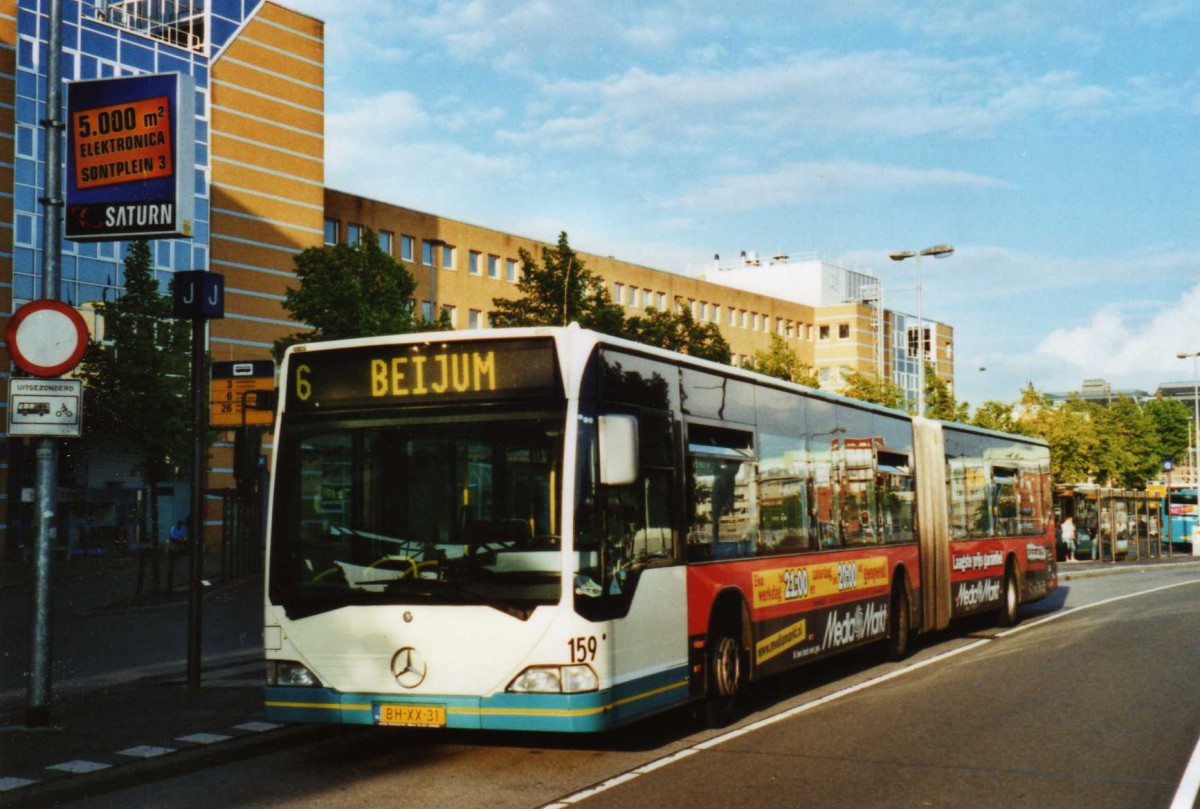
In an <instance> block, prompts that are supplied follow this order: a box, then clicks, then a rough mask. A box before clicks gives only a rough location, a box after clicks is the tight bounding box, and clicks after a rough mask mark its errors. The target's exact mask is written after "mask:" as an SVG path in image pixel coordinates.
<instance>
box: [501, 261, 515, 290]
mask: <svg viewBox="0 0 1200 809" xmlns="http://www.w3.org/2000/svg"><path fill="white" fill-rule="evenodd" d="M504 277H505V278H507V279H508V280H509V281H512V282H513V283H514V284H515V283H516V282H517V262H516V259H511V258H507V259H505V260H504Z"/></svg>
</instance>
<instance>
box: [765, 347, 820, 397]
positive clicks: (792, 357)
mask: <svg viewBox="0 0 1200 809" xmlns="http://www.w3.org/2000/svg"><path fill="white" fill-rule="evenodd" d="M749 367H750V369H751V370H753V371H758V372H759V373H760V374H766V375H767V376H773V377H776V378H777V379H786V380H787V381H789V382H798V383H800V384H801V385H807V386H808V387H810V388H817V387H820V382H819V381H818V379H817V372H816V371H815V370H814V369H813V367H812V366H811V365H808V364H807V363H805V362H802V361H801V360H800V355H798V354H797V353H796V352H795V351H793V350H792V349H791V348H789V347H788V344H787V341H786V340H784V339H783V338H782V337H780V336H779V335H778V334H772V335H771V344H770V345H769V346H768V347H767V348H765V349H759V350H758V351H755V352H754V358H753V359H752V360H751V361H750V366H749Z"/></svg>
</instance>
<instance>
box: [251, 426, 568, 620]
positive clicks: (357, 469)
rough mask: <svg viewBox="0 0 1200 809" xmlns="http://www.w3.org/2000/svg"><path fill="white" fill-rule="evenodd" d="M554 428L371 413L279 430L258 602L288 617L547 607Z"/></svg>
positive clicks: (557, 470)
mask: <svg viewBox="0 0 1200 809" xmlns="http://www.w3.org/2000/svg"><path fill="white" fill-rule="evenodd" d="M443 412H444V411H443ZM563 418H564V417H563V414H562V413H561V412H543V413H530V412H528V411H525V412H520V413H518V412H511V411H510V412H506V413H494V414H492V413H489V415H487V416H481V415H479V414H478V412H477V411H476V412H474V413H472V414H471V415H462V416H455V415H439V416H434V415H428V416H424V417H396V418H387V417H381V415H380V414H379V413H374V414H371V415H369V416H368V415H365V414H364V415H361V416H358V417H349V418H348V417H338V418H333V419H326V418H321V419H314V418H306V419H304V420H301V421H299V422H298V423H296V424H292V425H285V427H284V429H283V431H282V432H281V440H280V446H279V447H278V448H277V451H278V452H279V461H278V463H277V465H276V470H277V471H276V476H277V480H276V486H275V492H276V498H275V504H274V512H273V521H272V526H273V527H272V533H271V591H270V594H271V600H272V601H273V602H274V603H276V604H280V605H281V606H283V607H284V608H285V609H286V610H287V611H288V613H289V615H293V616H300V615H306V614H313V613H316V612H323V611H326V610H330V609H336V608H337V607H340V606H344V605H347V604H371V603H428V604H488V605H491V606H495V607H497V608H498V609H502V610H505V611H507V612H510V613H513V614H516V615H524V616H527V615H528V613H529V612H530V611H531V610H532V608H533V607H535V606H537V605H538V604H553V603H557V602H558V599H559V593H560V589H561V588H560V575H561V568H562V565H561V560H560V553H559V549H560V542H559V530H560V529H559V523H560V516H561V515H560V511H559V509H560V505H559V504H560V502H561V499H560V492H559V488H560V486H561V481H562V473H561V458H562V430H563Z"/></svg>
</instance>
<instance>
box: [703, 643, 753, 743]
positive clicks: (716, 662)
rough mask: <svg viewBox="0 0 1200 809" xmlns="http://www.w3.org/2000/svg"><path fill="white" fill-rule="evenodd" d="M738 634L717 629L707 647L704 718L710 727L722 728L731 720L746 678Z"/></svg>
mask: <svg viewBox="0 0 1200 809" xmlns="http://www.w3.org/2000/svg"><path fill="white" fill-rule="evenodd" d="M737 635H738V633H737V632H736V631H731V630H730V629H728V628H725V629H721V630H718V631H716V632H715V633H713V637H712V641H711V642H710V644H709V647H708V692H707V694H706V695H705V700H704V721H705V724H707V725H708V726H709V727H711V728H720V727H725V726H726V725H728V724H729V723H730V722H732V721H733V717H734V712H735V702H736V700H737V695H738V693H739V692H740V691H741V689H742V684H743V682H744V681H745V671H744V667H743V666H742V647H741V643H739V641H738V638H737Z"/></svg>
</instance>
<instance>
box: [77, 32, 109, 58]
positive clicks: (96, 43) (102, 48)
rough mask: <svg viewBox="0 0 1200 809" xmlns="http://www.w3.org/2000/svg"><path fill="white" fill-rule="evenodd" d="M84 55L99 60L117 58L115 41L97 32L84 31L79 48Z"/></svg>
mask: <svg viewBox="0 0 1200 809" xmlns="http://www.w3.org/2000/svg"><path fill="white" fill-rule="evenodd" d="M80 50H82V51H83V52H84V53H90V54H92V55H93V56H98V57H99V58H101V59H113V60H115V59H116V58H117V41H116V40H115V39H113V38H112V37H111V36H107V35H106V34H102V33H100V32H99V31H92V30H87V29H85V30H84V32H83V43H82V47H81V48H80Z"/></svg>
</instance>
